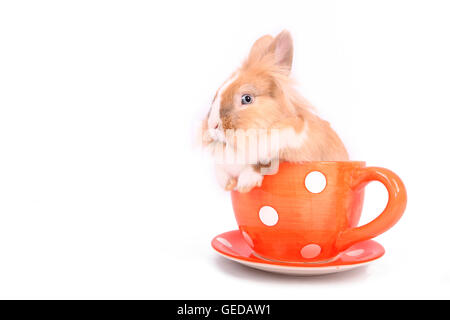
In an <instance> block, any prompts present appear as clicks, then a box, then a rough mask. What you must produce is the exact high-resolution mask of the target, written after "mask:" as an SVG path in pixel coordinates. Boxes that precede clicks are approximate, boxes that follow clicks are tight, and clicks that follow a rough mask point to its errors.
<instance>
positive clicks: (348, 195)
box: [231, 161, 406, 262]
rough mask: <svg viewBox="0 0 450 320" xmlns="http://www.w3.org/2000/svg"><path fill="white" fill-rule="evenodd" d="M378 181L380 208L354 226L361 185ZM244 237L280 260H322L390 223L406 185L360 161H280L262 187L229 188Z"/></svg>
mask: <svg viewBox="0 0 450 320" xmlns="http://www.w3.org/2000/svg"><path fill="white" fill-rule="evenodd" d="M374 180H376V181H380V182H381V183H382V184H384V186H385V187H386V189H387V191H388V193H389V201H388V203H387V205H386V208H385V209H384V211H383V212H382V213H381V214H380V215H379V216H378V217H377V218H375V219H374V220H373V221H371V222H370V223H367V224H365V225H363V226H359V227H358V226H357V225H358V222H359V219H360V216H361V210H362V206H363V198H364V187H365V186H366V185H367V183H369V182H370V181H374ZM231 198H232V202H233V209H234V212H235V216H236V221H237V223H238V225H239V229H240V230H241V233H242V235H243V237H244V239H245V241H246V242H247V243H248V244H249V245H250V246H251V247H252V248H253V250H254V253H255V254H256V255H257V256H260V257H261V258H265V259H269V260H275V261H283V262H324V261H330V260H332V259H333V258H335V257H337V256H338V255H339V253H340V252H342V251H343V250H345V249H347V248H349V247H350V246H352V245H353V244H355V243H357V242H360V241H364V240H368V239H371V238H373V237H375V236H377V235H379V234H381V233H383V232H385V231H386V230H388V229H389V228H391V227H392V226H393V225H394V224H395V223H396V222H397V221H398V220H399V219H400V217H401V216H402V214H403V211H404V210H405V207H406V190H405V187H404V185H403V183H402V181H401V180H400V178H399V177H398V176H397V175H396V174H395V173H393V172H392V171H390V170H387V169H384V168H378V167H366V166H365V162H359V161H358V162H357V161H342V162H305V163H301V164H293V163H281V164H280V167H279V170H278V173H277V174H275V175H267V176H265V177H264V180H263V183H262V185H261V187H257V188H254V189H253V190H251V191H250V192H248V193H240V192H237V191H233V192H232V193H231Z"/></svg>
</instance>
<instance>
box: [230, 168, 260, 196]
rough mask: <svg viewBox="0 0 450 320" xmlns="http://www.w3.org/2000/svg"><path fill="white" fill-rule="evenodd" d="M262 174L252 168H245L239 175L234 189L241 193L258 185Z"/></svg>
mask: <svg viewBox="0 0 450 320" xmlns="http://www.w3.org/2000/svg"><path fill="white" fill-rule="evenodd" d="M262 181H263V176H262V175H261V174H260V173H258V172H256V171H255V170H253V169H246V170H244V171H242V172H241V174H240V175H239V178H238V181H237V186H236V190H237V191H239V192H242V193H245V192H249V191H250V190H252V189H253V188H254V187H260V186H261V184H262Z"/></svg>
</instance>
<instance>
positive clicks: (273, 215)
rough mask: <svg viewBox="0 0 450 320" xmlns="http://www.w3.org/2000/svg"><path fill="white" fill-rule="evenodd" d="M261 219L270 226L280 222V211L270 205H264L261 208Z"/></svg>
mask: <svg viewBox="0 0 450 320" xmlns="http://www.w3.org/2000/svg"><path fill="white" fill-rule="evenodd" d="M259 220H261V222H262V223H263V224H265V225H266V226H268V227H272V226H274V225H276V224H277V223H278V212H277V210H275V209H274V208H272V207H270V206H264V207H262V208H261V209H259Z"/></svg>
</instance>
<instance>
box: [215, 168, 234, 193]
mask: <svg viewBox="0 0 450 320" xmlns="http://www.w3.org/2000/svg"><path fill="white" fill-rule="evenodd" d="M216 178H217V182H218V183H219V185H220V187H221V188H222V189H225V190H227V191H229V190H232V189H233V188H234V187H235V186H236V179H235V178H233V177H232V176H231V175H230V174H229V173H228V172H227V171H226V170H224V168H223V167H222V166H216Z"/></svg>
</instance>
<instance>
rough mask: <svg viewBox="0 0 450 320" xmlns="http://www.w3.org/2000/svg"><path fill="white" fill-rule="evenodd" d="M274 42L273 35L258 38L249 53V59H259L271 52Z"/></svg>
mask: <svg viewBox="0 0 450 320" xmlns="http://www.w3.org/2000/svg"><path fill="white" fill-rule="evenodd" d="M272 42H273V37H272V36H271V35H268V34H267V35H265V36H262V37H261V38H259V39H258V40H256V41H255V43H254V44H253V46H252V48H251V50H250V54H249V55H248V57H249V60H253V61H257V60H260V59H261V58H262V57H264V56H265V55H266V54H267V53H269V49H270V46H271V44H272Z"/></svg>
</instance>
